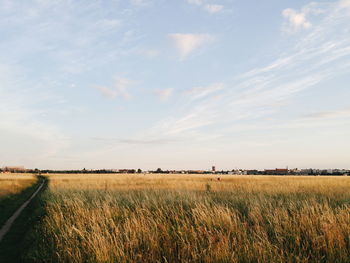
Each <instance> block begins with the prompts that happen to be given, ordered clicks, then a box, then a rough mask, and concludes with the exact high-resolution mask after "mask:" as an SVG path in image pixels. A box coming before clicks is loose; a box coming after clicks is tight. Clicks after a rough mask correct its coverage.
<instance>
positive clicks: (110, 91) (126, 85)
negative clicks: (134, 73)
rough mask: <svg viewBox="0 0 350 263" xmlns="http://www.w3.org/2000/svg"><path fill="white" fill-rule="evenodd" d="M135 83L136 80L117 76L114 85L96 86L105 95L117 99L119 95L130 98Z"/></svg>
mask: <svg viewBox="0 0 350 263" xmlns="http://www.w3.org/2000/svg"><path fill="white" fill-rule="evenodd" d="M133 84H134V81H132V80H130V79H127V78H122V77H116V78H115V79H114V85H113V86H112V87H104V86H97V87H95V88H96V89H97V90H98V91H100V92H101V94H102V95H103V96H105V97H106V98H109V99H115V98H117V97H121V98H124V99H130V97H131V95H130V92H129V89H130V87H131V86H132V85H133Z"/></svg>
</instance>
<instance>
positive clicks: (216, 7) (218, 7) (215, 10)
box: [204, 4, 224, 14]
mask: <svg viewBox="0 0 350 263" xmlns="http://www.w3.org/2000/svg"><path fill="white" fill-rule="evenodd" d="M204 8H205V10H207V11H208V12H209V13H212V14H214V13H219V12H221V11H222V10H223V9H224V6H223V5H210V4H207V5H205V6H204Z"/></svg>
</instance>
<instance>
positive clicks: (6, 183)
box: [0, 173, 36, 199]
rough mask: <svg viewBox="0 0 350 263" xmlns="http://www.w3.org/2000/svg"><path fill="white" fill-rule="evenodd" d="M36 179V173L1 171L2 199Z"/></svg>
mask: <svg viewBox="0 0 350 263" xmlns="http://www.w3.org/2000/svg"><path fill="white" fill-rule="evenodd" d="M35 181H36V177H35V176H34V175H28V174H11V173H0V199H1V198H4V197H6V196H8V195H10V194H17V193H19V192H21V191H22V190H24V189H25V188H27V187H29V186H31V185H32V184H33V183H34V182H35Z"/></svg>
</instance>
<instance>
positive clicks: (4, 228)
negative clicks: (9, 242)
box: [0, 181, 45, 242]
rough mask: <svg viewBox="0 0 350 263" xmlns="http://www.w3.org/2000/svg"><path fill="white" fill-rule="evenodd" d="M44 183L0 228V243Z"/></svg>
mask: <svg viewBox="0 0 350 263" xmlns="http://www.w3.org/2000/svg"><path fill="white" fill-rule="evenodd" d="M44 183H45V181H44V182H42V183H41V185H40V186H39V187H38V189H37V190H36V191H35V192H34V193H33V194H32V196H31V197H30V198H29V199H28V200H27V201H25V202H24V203H23V204H22V205H21V206H20V207H19V208H18V209H17V210H16V212H14V213H13V215H12V216H11V217H10V218H9V219H8V220H7V221H6V223H5V224H4V225H3V226H2V227H1V229H0V242H1V241H2V239H3V238H4V236H5V235H6V234H7V232H8V231H9V230H10V229H11V226H12V224H13V223H14V222H15V220H16V219H17V218H18V217H19V215H20V214H21V213H22V211H23V209H24V208H26V207H27V205H28V204H29V203H30V201H32V199H33V198H34V197H35V196H36V195H37V194H38V193H39V191H40V190H41V188H42V187H43V186H44Z"/></svg>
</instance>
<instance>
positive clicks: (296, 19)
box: [282, 8, 312, 32]
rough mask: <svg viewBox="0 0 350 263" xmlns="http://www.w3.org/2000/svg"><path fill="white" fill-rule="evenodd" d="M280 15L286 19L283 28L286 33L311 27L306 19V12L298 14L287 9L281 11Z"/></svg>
mask: <svg viewBox="0 0 350 263" xmlns="http://www.w3.org/2000/svg"><path fill="white" fill-rule="evenodd" d="M282 15H283V17H284V18H286V19H287V22H286V23H285V24H284V26H283V30H284V31H286V32H296V31H298V30H299V29H309V28H311V27H312V24H311V22H310V21H308V20H307V19H306V15H307V13H306V11H301V12H298V11H296V10H294V9H292V8H287V9H284V10H283V11H282Z"/></svg>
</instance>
